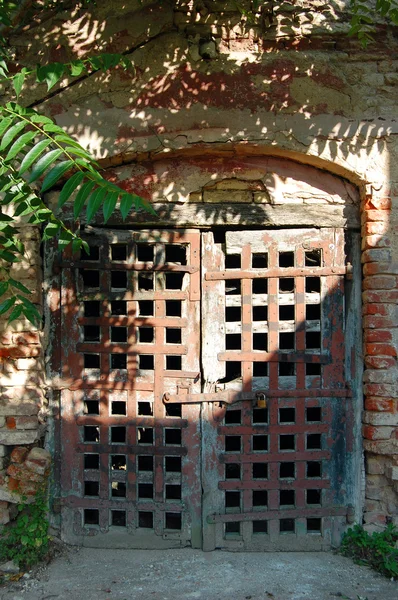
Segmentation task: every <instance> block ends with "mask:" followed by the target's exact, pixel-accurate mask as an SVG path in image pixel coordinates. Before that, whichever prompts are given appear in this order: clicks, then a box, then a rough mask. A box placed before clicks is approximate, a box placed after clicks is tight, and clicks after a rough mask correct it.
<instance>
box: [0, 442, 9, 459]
mask: <svg viewBox="0 0 398 600" xmlns="http://www.w3.org/2000/svg"><path fill="white" fill-rule="evenodd" d="M7 455H8V448H7V446H3V445H2V444H0V457H1V458H4V456H7Z"/></svg>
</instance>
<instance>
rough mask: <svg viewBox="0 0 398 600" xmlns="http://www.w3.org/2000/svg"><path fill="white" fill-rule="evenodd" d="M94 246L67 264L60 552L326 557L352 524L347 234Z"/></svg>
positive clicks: (106, 238)
mask: <svg viewBox="0 0 398 600" xmlns="http://www.w3.org/2000/svg"><path fill="white" fill-rule="evenodd" d="M87 242H88V243H89V246H90V253H89V254H86V253H84V252H82V253H81V255H80V256H70V257H69V258H67V259H65V260H64V262H63V264H62V293H61V312H62V352H61V354H62V356H61V369H62V378H63V382H64V383H63V387H64V389H63V391H62V394H61V413H60V444H61V496H62V497H61V513H62V530H63V536H64V539H65V540H66V541H69V542H71V543H75V544H83V545H88V546H103V547H130V548H134V547H138V548H170V547H180V546H188V545H191V546H193V547H197V548H203V549H205V550H211V549H214V548H225V549H231V550H237V549H242V550H294V549H300V550H303V549H307V550H316V549H322V548H328V547H330V545H331V543H333V542H336V541H337V540H338V538H339V535H340V533H341V531H342V530H343V528H344V525H345V523H346V520H347V512H349V510H348V507H347V504H348V501H347V493H346V456H347V451H348V450H349V449H347V434H348V432H347V422H348V421H349V415H350V395H351V393H350V390H349V389H348V388H347V385H346V377H345V335H344V276H345V273H346V267H345V264H344V236H343V231H342V230H338V229H324V230H318V229H317V230H315V229H301V230H298V229H296V230H294V229H290V230H261V231H260V230H253V231H248V230H244V231H228V230H227V231H215V232H205V233H201V232H199V231H196V230H181V231H178V230H174V231H170V230H160V231H142V230H141V231H109V230H105V229H104V230H97V231H96V232H95V234H91V235H90V236H87Z"/></svg>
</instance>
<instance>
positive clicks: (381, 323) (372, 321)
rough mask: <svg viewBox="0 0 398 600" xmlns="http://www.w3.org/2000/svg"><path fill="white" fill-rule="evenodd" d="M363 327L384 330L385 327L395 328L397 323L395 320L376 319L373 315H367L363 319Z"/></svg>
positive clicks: (386, 318) (387, 318)
mask: <svg viewBox="0 0 398 600" xmlns="http://www.w3.org/2000/svg"><path fill="white" fill-rule="evenodd" d="M363 326H364V327H365V328H367V327H369V328H371V329H386V328H387V327H396V326H397V322H396V321H395V319H390V318H389V317H377V316H374V315H367V316H366V317H364V319H363Z"/></svg>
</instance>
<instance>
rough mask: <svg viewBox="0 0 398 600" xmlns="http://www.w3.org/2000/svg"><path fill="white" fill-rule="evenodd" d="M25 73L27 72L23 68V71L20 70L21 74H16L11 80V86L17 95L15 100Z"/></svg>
mask: <svg viewBox="0 0 398 600" xmlns="http://www.w3.org/2000/svg"><path fill="white" fill-rule="evenodd" d="M27 72H28V69H27V68H26V67H23V69H21V72H20V73H17V75H14V77H13V79H12V85H13V88H14V90H15V93H16V95H17V98H18V96H19V94H20V93H21V90H22V87H23V84H24V82H25V78H26V74H27Z"/></svg>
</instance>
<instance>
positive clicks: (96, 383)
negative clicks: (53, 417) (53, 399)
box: [46, 375, 154, 392]
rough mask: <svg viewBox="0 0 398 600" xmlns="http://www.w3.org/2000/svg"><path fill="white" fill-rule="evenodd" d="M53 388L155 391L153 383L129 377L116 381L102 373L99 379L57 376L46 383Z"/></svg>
mask: <svg viewBox="0 0 398 600" xmlns="http://www.w3.org/2000/svg"><path fill="white" fill-rule="evenodd" d="M46 387H47V388H49V389H52V390H71V391H77V390H101V389H102V390H112V391H113V390H129V391H134V392H153V389H154V388H153V383H152V382H149V381H148V382H146V381H137V380H136V379H133V378H132V379H128V380H126V381H120V380H119V381H114V380H112V379H109V378H108V377H106V376H104V375H101V376H100V378H99V379H98V380H89V379H66V378H56V379H54V381H52V382H49V383H48V384H47V385H46Z"/></svg>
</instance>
